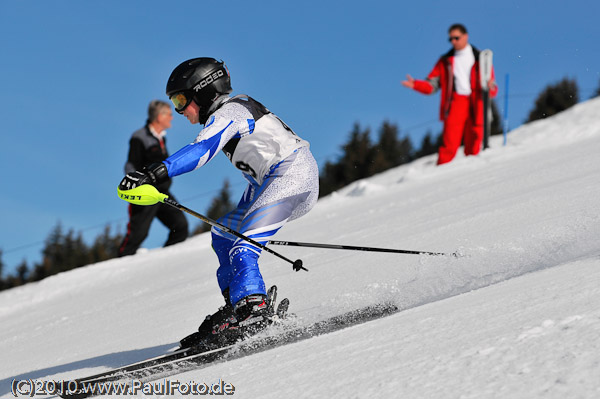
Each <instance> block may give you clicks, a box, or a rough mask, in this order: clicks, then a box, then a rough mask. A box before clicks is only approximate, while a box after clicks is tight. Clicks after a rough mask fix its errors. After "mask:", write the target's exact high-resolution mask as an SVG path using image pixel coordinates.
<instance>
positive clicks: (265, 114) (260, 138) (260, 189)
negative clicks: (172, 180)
mask: <svg viewBox="0 0 600 399" xmlns="http://www.w3.org/2000/svg"><path fill="white" fill-rule="evenodd" d="M220 150H223V151H224V152H225V154H226V155H227V157H228V158H229V159H230V161H231V162H232V163H233V165H235V166H236V167H237V168H238V169H240V170H241V171H242V172H243V174H244V177H245V178H246V179H247V180H248V182H249V184H248V186H247V188H246V190H245V192H244V195H243V196H242V198H241V200H240V202H239V204H238V206H237V208H236V209H235V210H233V211H232V212H230V213H228V214H227V215H225V216H223V217H222V218H220V219H219V220H218V221H219V223H221V224H223V225H225V226H227V227H229V228H231V229H233V230H235V231H238V232H240V233H242V234H244V235H246V236H247V237H250V238H252V239H253V240H255V241H257V242H259V243H261V244H263V245H265V244H266V243H267V242H268V241H269V240H270V239H271V238H272V237H273V235H274V234H275V233H276V232H277V231H278V230H279V229H280V228H281V227H282V226H283V225H284V224H285V223H286V222H287V221H289V220H293V219H296V218H298V217H300V216H302V215H304V214H306V213H307V212H308V211H309V210H310V209H311V208H312V207H313V206H314V204H315V203H316V202H317V198H318V195H319V171H318V167H317V163H316V161H315V159H314V158H313V156H312V154H311V152H310V150H309V143H308V142H307V141H305V140H302V139H301V138H300V137H298V136H297V135H296V134H295V133H294V132H293V131H292V130H291V129H290V128H289V127H288V126H287V125H286V124H285V123H284V122H282V121H281V120H280V119H279V118H278V117H277V116H275V115H274V114H273V113H271V112H270V111H269V110H267V109H266V108H265V107H264V106H263V105H262V104H260V103H259V102H257V101H255V100H253V99H252V98H250V97H248V96H236V97H233V98H231V99H228V100H227V101H225V102H224V103H223V104H222V105H221V106H220V107H219V108H218V109H217V110H216V111H215V112H214V113H213V114H212V115H211V116H209V118H208V120H207V122H206V124H205V126H204V129H202V131H201V132H200V133H199V134H198V137H197V138H196V140H195V141H194V142H193V143H192V144H189V145H187V146H185V147H183V148H182V149H181V150H179V151H177V152H176V153H175V154H173V155H171V156H170V157H169V158H167V159H166V160H165V161H164V163H165V165H166V166H167V170H168V174H169V177H173V176H177V175H180V174H182V173H186V172H190V171H192V170H195V169H197V168H199V167H201V166H203V165H204V164H206V163H207V162H208V161H210V160H211V159H212V158H214V157H215V155H216V154H217V153H218V152H219V151H220ZM212 246H213V249H214V251H215V253H216V254H217V257H218V258H219V265H220V266H219V269H218V270H217V280H218V282H219V287H220V288H221V291H225V290H226V289H227V288H229V295H230V300H231V303H232V304H234V305H235V304H236V303H237V302H238V301H239V300H240V299H242V298H244V297H245V296H247V295H251V294H266V287H265V283H264V281H263V278H262V275H261V274H260V271H259V268H258V257H259V255H260V253H261V249H260V248H258V247H256V246H255V245H252V244H250V243H249V242H246V241H244V240H241V239H238V238H236V237H235V236H232V235H230V234H227V233H225V232H223V231H221V230H220V229H218V228H215V227H213V228H212Z"/></svg>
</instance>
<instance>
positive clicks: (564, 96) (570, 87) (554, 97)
mask: <svg viewBox="0 0 600 399" xmlns="http://www.w3.org/2000/svg"><path fill="white" fill-rule="evenodd" d="M578 102H579V89H578V87H577V82H576V81H575V80H574V79H568V78H564V79H563V80H561V81H560V82H558V83H556V84H554V85H548V86H546V88H545V89H544V91H542V93H540V95H539V96H538V98H537V99H536V100H535V107H534V108H533V110H531V112H530V113H529V118H528V119H527V121H526V123H527V122H532V121H535V120H538V119H544V118H547V117H549V116H552V115H555V114H557V113H559V112H561V111H564V110H565V109H567V108H569V107H572V106H573V105H575V104H577V103H578Z"/></svg>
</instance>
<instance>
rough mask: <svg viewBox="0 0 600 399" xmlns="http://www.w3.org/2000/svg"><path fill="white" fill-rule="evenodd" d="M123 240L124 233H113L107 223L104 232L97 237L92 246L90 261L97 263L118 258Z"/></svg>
mask: <svg viewBox="0 0 600 399" xmlns="http://www.w3.org/2000/svg"><path fill="white" fill-rule="evenodd" d="M117 230H118V229H117ZM122 241H123V235H122V234H120V233H116V234H115V235H114V236H113V235H111V232H110V225H106V226H105V227H104V230H103V231H102V233H101V234H100V235H99V236H98V237H96V239H95V240H94V244H93V245H92V247H91V248H90V254H89V258H90V263H97V262H102V261H104V260H108V259H112V258H116V257H117V256H118V254H119V246H120V245H121V242H122Z"/></svg>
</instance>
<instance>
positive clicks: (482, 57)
mask: <svg viewBox="0 0 600 399" xmlns="http://www.w3.org/2000/svg"><path fill="white" fill-rule="evenodd" d="M493 56H494V53H493V52H492V50H490V49H486V50H483V51H482V52H481V53H479V78H480V81H481V90H482V94H483V148H484V149H486V148H489V138H490V134H491V127H492V101H491V99H490V92H489V88H488V82H489V81H490V80H491V79H492V64H493V62H492V61H493Z"/></svg>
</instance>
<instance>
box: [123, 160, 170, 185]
mask: <svg viewBox="0 0 600 399" xmlns="http://www.w3.org/2000/svg"><path fill="white" fill-rule="evenodd" d="M168 178H169V174H168V172H167V167H166V166H165V164H164V163H162V162H160V163H153V164H152V165H149V166H147V167H145V168H144V169H142V170H136V171H135V172H133V173H128V174H127V175H125V177H124V178H123V180H121V184H119V190H131V189H132V188H136V187H138V186H141V185H143V184H151V185H153V186H155V185H157V184H159V183H162V182H164V181H166V180H167V179H168Z"/></svg>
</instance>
